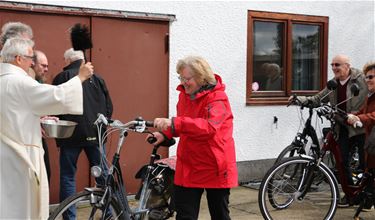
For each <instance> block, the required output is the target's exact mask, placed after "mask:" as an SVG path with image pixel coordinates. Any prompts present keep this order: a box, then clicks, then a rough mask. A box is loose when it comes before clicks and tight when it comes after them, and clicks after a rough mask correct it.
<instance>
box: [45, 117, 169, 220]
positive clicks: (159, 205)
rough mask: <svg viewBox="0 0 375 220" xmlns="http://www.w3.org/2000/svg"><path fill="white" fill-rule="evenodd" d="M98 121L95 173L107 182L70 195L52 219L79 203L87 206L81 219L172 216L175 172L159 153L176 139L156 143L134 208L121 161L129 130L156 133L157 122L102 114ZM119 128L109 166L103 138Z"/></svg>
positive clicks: (61, 216) (93, 169)
mask: <svg viewBox="0 0 375 220" xmlns="http://www.w3.org/2000/svg"><path fill="white" fill-rule="evenodd" d="M95 124H96V125H97V127H98V134H99V142H100V149H101V154H102V164H101V166H94V167H92V168H91V174H92V175H93V176H94V177H95V178H99V177H104V179H105V183H104V184H103V185H98V184H97V186H96V187H93V188H85V190H84V191H82V192H79V193H77V194H75V195H73V196H70V197H68V198H67V199H65V200H64V201H63V202H62V203H60V205H59V206H58V207H57V208H56V209H55V210H54V211H53V213H52V214H51V216H50V217H49V219H50V220H53V219H63V214H64V213H65V212H66V211H67V210H68V209H69V208H71V207H74V208H75V207H76V206H82V207H83V208H84V209H86V211H85V212H84V213H79V219H90V220H91V219H102V220H104V219H120V220H130V219H132V220H141V219H146V218H147V219H167V218H169V217H171V216H172V215H173V213H174V208H173V195H172V194H173V174H174V172H173V171H172V170H171V169H169V167H168V166H166V165H163V164H161V163H157V162H156V161H157V160H158V159H160V155H158V154H157V151H158V149H159V148H160V147H161V146H166V147H169V146H171V145H173V144H174V143H175V140H174V139H170V140H165V141H164V142H163V143H161V144H159V145H157V146H154V147H153V149H152V153H151V157H150V162H149V164H148V165H147V166H146V167H144V168H143V169H141V171H140V172H138V174H137V175H138V177H139V178H141V179H142V184H141V189H140V190H139V192H138V194H137V196H136V197H137V198H138V199H139V202H138V205H137V207H136V208H131V206H130V205H129V201H128V197H127V193H126V189H125V184H124V181H123V178H122V171H121V166H120V163H119V161H120V151H121V148H122V146H123V143H124V141H125V138H126V136H127V135H128V132H129V131H132V132H137V133H147V134H152V133H151V132H150V131H148V130H147V127H152V126H153V123H152V122H148V121H145V120H143V119H141V118H138V119H136V120H133V121H130V122H127V123H125V124H124V123H122V122H121V121H119V120H108V119H107V118H105V117H104V116H103V115H101V114H99V115H98V119H97V120H96V122H95ZM103 125H104V126H107V125H108V129H107V130H106V131H105V132H102V127H103ZM115 131H119V133H120V135H119V139H118V144H117V149H116V152H115V154H114V155H113V159H112V163H111V164H110V166H108V163H107V160H106V157H105V153H104V151H103V142H104V141H103V140H104V139H106V138H107V137H108V135H110V134H111V133H113V132H115ZM155 141H156V139H155V138H153V137H151V138H149V139H148V142H149V143H153V142H155ZM103 167H107V169H103ZM77 215H78V214H77Z"/></svg>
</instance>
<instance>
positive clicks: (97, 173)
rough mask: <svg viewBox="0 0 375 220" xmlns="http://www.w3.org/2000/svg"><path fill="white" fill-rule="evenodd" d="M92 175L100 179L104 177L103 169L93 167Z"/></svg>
mask: <svg viewBox="0 0 375 220" xmlns="http://www.w3.org/2000/svg"><path fill="white" fill-rule="evenodd" d="M91 175H92V176H93V177H95V178H98V177H100V176H101V175H102V168H100V167H98V166H93V167H91Z"/></svg>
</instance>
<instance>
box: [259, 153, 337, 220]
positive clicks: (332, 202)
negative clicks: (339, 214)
mask: <svg viewBox="0 0 375 220" xmlns="http://www.w3.org/2000/svg"><path fill="white" fill-rule="evenodd" d="M310 162H311V159H308V158H301V157H294V158H289V159H285V160H284V161H283V162H281V163H279V164H276V165H274V166H273V167H272V168H271V169H270V170H269V171H268V172H267V173H266V175H265V176H264V178H263V181H262V184H261V185H260V188H259V194H258V203H259V208H260V210H261V213H262V215H263V217H264V219H275V220H276V219H290V217H291V216H293V219H306V216H313V217H314V219H332V218H333V216H334V214H335V212H336V206H337V200H338V198H339V196H338V195H339V191H338V185H337V181H336V179H335V178H334V176H333V174H332V172H331V171H330V170H329V168H328V167H327V166H325V165H324V164H321V165H320V166H319V167H317V169H315V170H314V169H311V166H310ZM314 167H316V166H314ZM308 168H310V169H308ZM308 170H310V171H313V172H314V173H313V177H315V176H319V178H322V179H321V181H319V184H315V182H314V181H313V184H312V185H311V187H310V189H308V191H307V193H306V194H305V196H304V197H303V198H302V199H298V197H299V196H300V195H301V190H300V189H302V188H303V187H304V185H303V184H301V183H302V182H303V180H304V178H305V177H306V174H307V171H308Z"/></svg>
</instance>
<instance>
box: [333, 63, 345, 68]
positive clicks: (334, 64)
mask: <svg viewBox="0 0 375 220" xmlns="http://www.w3.org/2000/svg"><path fill="white" fill-rule="evenodd" d="M341 65H342V63H331V66H332V67H339V66H341Z"/></svg>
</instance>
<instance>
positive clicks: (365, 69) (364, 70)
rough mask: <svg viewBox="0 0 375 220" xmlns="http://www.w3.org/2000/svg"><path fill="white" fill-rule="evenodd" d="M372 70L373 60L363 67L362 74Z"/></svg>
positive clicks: (374, 67) (373, 66) (374, 65)
mask: <svg viewBox="0 0 375 220" xmlns="http://www.w3.org/2000/svg"><path fill="white" fill-rule="evenodd" d="M372 69H375V60H374V61H370V62H368V63H366V64H365V65H364V66H363V73H364V74H366V73H367V72H368V71H370V70H372Z"/></svg>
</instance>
